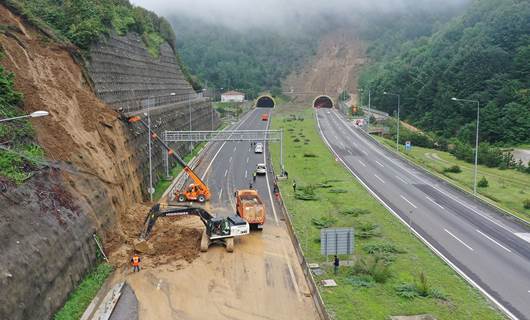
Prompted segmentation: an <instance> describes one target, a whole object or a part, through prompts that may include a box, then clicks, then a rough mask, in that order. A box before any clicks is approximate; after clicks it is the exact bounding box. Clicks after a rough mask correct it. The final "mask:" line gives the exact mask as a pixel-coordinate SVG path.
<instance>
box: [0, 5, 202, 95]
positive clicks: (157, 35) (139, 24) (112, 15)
mask: <svg viewBox="0 0 530 320" xmlns="http://www.w3.org/2000/svg"><path fill="white" fill-rule="evenodd" d="M5 4H6V5H8V6H9V7H10V8H11V9H12V10H14V11H15V12H16V13H18V14H20V15H21V16H23V17H25V18H26V19H27V20H28V21H29V22H31V23H32V24H33V25H35V26H37V27H39V29H41V30H42V31H43V32H45V34H46V35H48V36H50V37H52V38H53V39H54V40H56V41H63V42H71V43H73V44H74V45H76V46H77V47H79V48H80V49H82V50H83V52H84V53H85V54H87V53H88V49H89V48H90V45H91V44H93V43H94V42H96V41H98V40H103V39H105V37H106V36H108V35H109V34H111V33H114V32H115V33H116V34H118V35H125V34H127V33H128V32H136V33H138V34H139V35H140V36H141V37H142V40H143V42H144V43H145V45H146V47H147V50H148V51H149V54H150V55H151V56H152V57H154V58H158V57H159V55H160V45H161V44H162V43H164V42H167V43H168V44H169V45H170V46H171V47H172V48H173V50H174V51H175V54H176V58H177V63H178V64H179V66H180V68H181V70H182V72H183V73H184V76H185V77H186V79H187V80H188V81H189V82H190V83H191V84H192V86H193V87H194V89H196V90H198V89H200V85H199V84H198V82H197V80H196V78H195V77H193V76H191V75H190V73H189V72H188V69H187V68H186V66H185V65H183V63H182V61H181V59H180V57H179V55H178V54H177V47H176V36H175V32H174V31H173V29H172V27H171V25H170V24H169V22H167V20H166V19H165V18H163V17H158V16H157V15H156V14H155V13H154V12H151V11H149V10H146V9H144V8H142V7H138V6H134V5H132V4H131V3H130V2H129V1H128V0H101V1H100V0H72V1H55V0H6V1H5ZM51 30H53V31H51Z"/></svg>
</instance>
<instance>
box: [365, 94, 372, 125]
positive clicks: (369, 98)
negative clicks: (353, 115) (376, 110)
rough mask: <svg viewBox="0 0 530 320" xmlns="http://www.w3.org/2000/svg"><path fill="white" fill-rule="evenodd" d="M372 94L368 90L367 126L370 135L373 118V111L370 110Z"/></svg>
mask: <svg viewBox="0 0 530 320" xmlns="http://www.w3.org/2000/svg"><path fill="white" fill-rule="evenodd" d="M371 95H372V92H371V90H370V89H368V124H367V125H366V127H367V130H368V133H370V117H371V116H372V111H371V110H370V107H371V104H372V101H371V100H372V97H371Z"/></svg>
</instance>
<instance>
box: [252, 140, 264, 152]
mask: <svg viewBox="0 0 530 320" xmlns="http://www.w3.org/2000/svg"><path fill="white" fill-rule="evenodd" d="M254 152H255V153H263V144H261V143H260V142H258V143H256V148H254Z"/></svg>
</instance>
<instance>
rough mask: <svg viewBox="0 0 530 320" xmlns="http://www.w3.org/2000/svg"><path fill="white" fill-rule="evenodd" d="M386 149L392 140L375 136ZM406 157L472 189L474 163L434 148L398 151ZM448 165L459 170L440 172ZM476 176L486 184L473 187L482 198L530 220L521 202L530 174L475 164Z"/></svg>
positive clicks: (529, 211) (527, 195)
mask: <svg viewBox="0 0 530 320" xmlns="http://www.w3.org/2000/svg"><path fill="white" fill-rule="evenodd" d="M375 138H376V139H377V140H378V141H379V142H381V143H382V144H383V145H384V146H386V147H388V148H389V149H392V150H395V146H396V145H395V142H394V141H390V140H388V139H385V138H380V137H375ZM402 155H404V156H405V157H406V158H407V159H409V160H411V161H412V162H414V163H416V164H417V165H420V166H422V167H423V168H425V169H427V170H429V171H430V172H432V173H433V174H435V175H438V176H442V177H445V178H446V179H449V180H450V181H451V182H453V183H454V184H456V185H458V186H459V187H461V188H463V189H465V190H467V191H469V192H473V176H474V165H473V164H471V163H467V162H465V161H462V160H458V159H456V157H454V156H453V155H452V154H450V153H448V152H443V151H439V150H434V149H428V148H421V147H414V146H413V147H412V150H411V151H407V152H402ZM451 166H459V167H460V169H461V172H460V173H451V172H444V169H446V168H449V167H451ZM477 177H478V179H477V180H480V179H481V178H482V177H485V178H486V180H487V181H488V187H486V188H477V193H478V194H479V195H480V196H482V198H484V200H486V201H490V202H493V203H494V204H496V205H497V206H499V207H501V208H503V209H505V210H507V211H509V212H511V213H513V214H514V215H516V216H517V217H519V218H521V219H524V220H526V221H529V222H530V209H525V208H524V206H523V202H524V201H525V200H527V199H528V200H530V175H529V174H527V173H523V172H519V171H517V170H513V169H505V170H501V169H498V168H488V167H486V166H483V165H479V166H478V174H477Z"/></svg>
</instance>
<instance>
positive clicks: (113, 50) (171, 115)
mask: <svg viewBox="0 0 530 320" xmlns="http://www.w3.org/2000/svg"><path fill="white" fill-rule="evenodd" d="M88 71H89V75H90V77H91V79H92V81H93V84H94V88H95V90H96V94H97V95H98V97H99V98H100V99H102V100H103V101H104V102H106V103H107V104H108V105H109V106H110V107H112V108H114V109H116V110H118V109H120V110H123V111H124V112H125V113H126V114H128V115H133V114H136V115H140V116H143V117H144V118H145V116H144V113H146V112H147V108H149V110H150V116H151V124H152V130H153V131H154V132H156V133H157V134H158V135H160V136H162V134H163V132H164V131H165V130H190V109H191V130H212V128H213V129H215V128H217V126H218V125H219V117H218V114H217V113H216V112H213V110H212V106H211V103H210V102H209V101H208V100H207V99H204V98H203V97H202V96H200V95H198V94H196V93H195V91H193V88H192V87H191V85H190V84H189V83H188V82H187V81H186V79H185V78H184V75H183V74H182V72H181V70H180V68H179V66H178V64H177V61H176V58H175V53H174V51H173V49H172V48H171V47H170V46H169V45H168V44H167V43H164V44H162V46H161V48H160V56H159V57H158V58H153V57H152V56H151V55H150V54H149V52H148V51H147V48H146V46H145V44H144V42H143V41H142V39H141V37H140V36H139V35H137V34H135V33H129V34H127V35H126V36H118V35H115V34H114V35H111V36H110V37H109V38H108V39H105V40H102V41H101V42H99V43H97V44H95V45H93V46H92V48H91V50H90V61H89V63H88ZM128 128H129V133H130V136H129V137H128V143H129V144H130V145H131V146H133V147H134V149H135V151H136V154H135V155H134V156H133V157H134V158H136V159H135V160H137V161H138V162H137V163H139V164H140V165H139V167H138V168H137V171H138V172H137V173H138V174H139V175H140V176H141V177H143V179H142V181H143V186H142V192H144V195H145V194H146V192H147V188H148V185H149V157H148V155H149V153H148V137H147V136H148V135H147V132H146V130H145V129H144V128H142V127H141V126H140V125H137V124H131V125H129V127H128ZM172 147H173V148H174V149H175V150H176V152H177V153H178V154H179V155H181V156H183V155H185V154H186V153H188V152H189V151H190V150H189V144H188V143H181V144H177V145H173V146H172ZM131 160H132V159H131ZM152 165H153V184H156V182H157V181H158V180H159V179H160V178H162V177H164V176H165V170H164V162H163V149H162V148H161V147H160V146H158V145H156V144H153V148H152ZM172 165H174V163H173V164H172Z"/></svg>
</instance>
